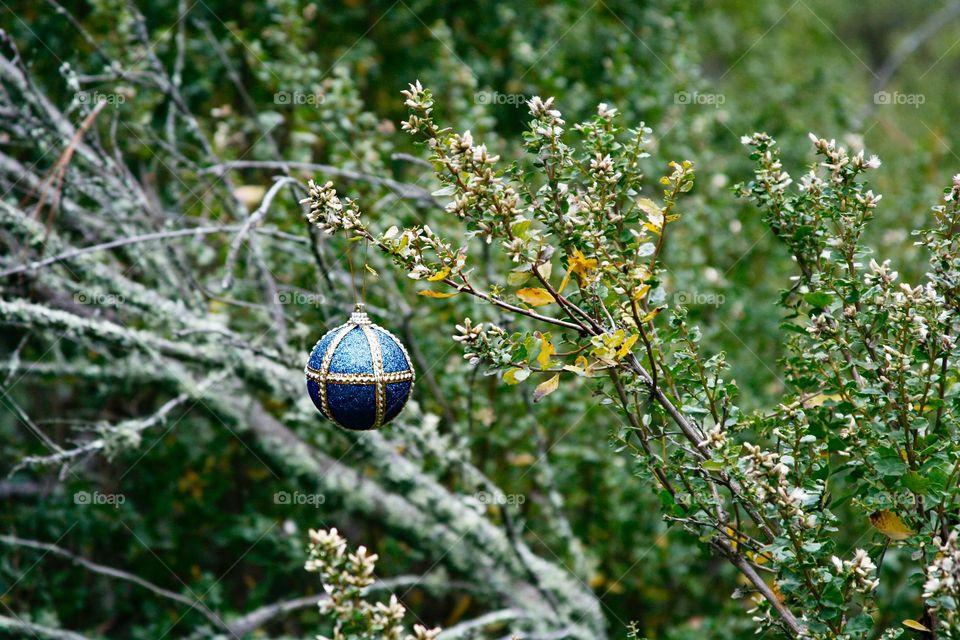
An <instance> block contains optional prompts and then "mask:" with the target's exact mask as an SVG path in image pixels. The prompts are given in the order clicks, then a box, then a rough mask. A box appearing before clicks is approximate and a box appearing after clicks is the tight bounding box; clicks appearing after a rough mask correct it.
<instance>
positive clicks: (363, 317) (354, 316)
mask: <svg viewBox="0 0 960 640" xmlns="http://www.w3.org/2000/svg"><path fill="white" fill-rule="evenodd" d="M350 324H372V323H371V322H370V316H368V315H367V312H366V311H364V310H363V303H362V302H358V303H357V304H356V306H355V307H354V308H353V313H351V314H350Z"/></svg>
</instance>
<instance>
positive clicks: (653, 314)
mask: <svg viewBox="0 0 960 640" xmlns="http://www.w3.org/2000/svg"><path fill="white" fill-rule="evenodd" d="M664 309H666V307H657V308H656V309H653V310H652V311H650V313H648V314H647V315H645V316H643V317H642V318H640V322H643V323H647V322H650V321H651V320H653V319H654V318H656V317H657V316H658V315H660V312H661V311H663V310H664Z"/></svg>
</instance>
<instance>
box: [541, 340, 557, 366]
mask: <svg viewBox="0 0 960 640" xmlns="http://www.w3.org/2000/svg"><path fill="white" fill-rule="evenodd" d="M556 352H557V350H556V349H555V348H554V346H553V344H552V343H551V342H550V341H549V340H548V339H547V337H546V336H544V335H541V336H540V353H539V354H537V362H538V363H539V364H540V368H541V369H546V368H547V367H549V366H550V356H552V355H553V354H555V353H556Z"/></svg>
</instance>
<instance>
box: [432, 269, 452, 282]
mask: <svg viewBox="0 0 960 640" xmlns="http://www.w3.org/2000/svg"><path fill="white" fill-rule="evenodd" d="M448 275H450V267H447V268H446V269H444V270H443V271H438V272H437V273H435V274H433V275H432V276H430V277H429V278H427V282H440V281H441V280H443V279H444V278H446V277H447V276H448Z"/></svg>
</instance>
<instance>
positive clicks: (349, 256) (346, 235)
mask: <svg viewBox="0 0 960 640" xmlns="http://www.w3.org/2000/svg"><path fill="white" fill-rule="evenodd" d="M343 237H344V238H345V239H346V242H347V250H346V256H347V269H348V270H349V272H350V290H351V291H352V292H353V302H354V304H357V303H359V302H361V301H362V300H361V298H360V295H359V293H358V292H357V274H356V272H355V271H354V269H353V243H354V240H353V239H351V238H350V233H349V231H348V230H346V229H344V230H343ZM364 259H366V256H364Z"/></svg>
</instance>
